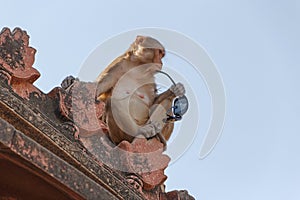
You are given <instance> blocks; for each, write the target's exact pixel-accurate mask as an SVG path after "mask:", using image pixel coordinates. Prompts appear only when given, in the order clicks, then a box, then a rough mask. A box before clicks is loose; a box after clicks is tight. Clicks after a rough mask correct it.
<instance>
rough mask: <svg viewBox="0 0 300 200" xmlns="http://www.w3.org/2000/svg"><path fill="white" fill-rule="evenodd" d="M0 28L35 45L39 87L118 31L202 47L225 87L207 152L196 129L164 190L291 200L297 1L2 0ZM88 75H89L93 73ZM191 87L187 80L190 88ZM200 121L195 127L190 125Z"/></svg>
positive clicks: (294, 199) (213, 197)
mask: <svg viewBox="0 0 300 200" xmlns="http://www.w3.org/2000/svg"><path fill="white" fill-rule="evenodd" d="M0 5H1V17H0V27H9V28H11V29H13V28H14V27H21V28H22V29H25V30H27V32H28V34H29V35H30V36H31V38H30V44H31V46H33V47H34V48H36V49H37V50H38V52H37V54H36V61H35V64H34V67H35V68H36V69H38V70H39V71H40V72H41V74H42V76H41V78H40V79H39V80H38V81H37V82H36V83H35V84H36V85H37V86H38V87H39V88H41V89H42V90H43V91H44V92H45V93H47V92H48V91H49V90H51V88H53V87H55V86H57V85H59V84H60V82H61V81H62V79H63V78H64V77H66V76H67V75H69V74H73V75H75V76H76V74H78V73H79V71H80V67H81V65H82V63H83V62H84V60H85V59H86V58H87V56H88V55H89V54H90V52H91V51H93V50H94V49H95V48H96V47H97V46H98V45H99V44H101V43H102V42H103V41H105V40H107V39H108V38H111V37H112V36H114V35H117V34H119V33H121V32H124V31H128V30H132V29H136V28H142V27H161V28H167V29H172V30H175V31H178V32H181V33H183V34H185V35H187V36H189V37H190V38H192V39H193V40H194V41H196V42H197V43H199V44H200V45H201V46H202V47H204V48H205V49H206V51H207V53H208V54H209V56H210V57H211V58H212V60H213V61H214V63H215V64H216V66H217V68H218V70H219V71H220V73H221V75H222V78H223V81H224V86H225V88H226V98H227V101H226V102H227V104H226V110H227V113H226V121H225V126H224V130H223V134H222V137H221V139H220V140H219V142H218V144H217V145H216V147H215V149H214V151H213V152H212V153H211V154H210V155H209V156H208V157H207V158H205V159H204V160H199V150H200V146H201V144H202V139H203V135H201V134H199V135H197V136H196V138H195V140H194V143H193V144H192V145H191V147H190V148H189V149H188V151H186V153H185V154H184V155H183V156H182V157H181V158H180V159H179V160H177V161H176V162H174V163H172V165H171V166H170V167H169V168H168V170H167V175H168V176H169V178H168V180H167V182H166V184H167V190H169V191H170V190H173V189H187V190H188V191H189V192H190V193H191V194H192V195H193V196H195V197H196V199H205V200H220V199H225V200H239V199H243V200H265V199H272V200H283V199H288V200H298V199H299V198H300V191H299V187H300V157H299V152H300V145H299V143H300V136H299V133H300V125H299V124H300V123H299V119H300V115H299V114H300V95H299V91H300V90H299V89H300V88H299V85H300V79H299V74H300V69H299V63H300V56H299V55H300V47H299V46H300V39H299V35H300V28H299V24H300V2H299V1H297V0H288V1H278V0H273V1H271V0H261V1H258V0H252V1H249V0H248V1H246V0H228V1H220V0H219V1H217V0H210V1H207V0H205V1H201V0H199V1H196V0H194V1H184V2H183V1H168V0H167V1H159V0H152V1H137V0H132V1H117V0H112V1H64V2H63V1H57V0H56V1H47V2H46V1H33V0H29V1H14V0H11V1H3V0H0ZM95 73H98V72H95ZM195 87H197V86H195ZM200 126H201V125H200Z"/></svg>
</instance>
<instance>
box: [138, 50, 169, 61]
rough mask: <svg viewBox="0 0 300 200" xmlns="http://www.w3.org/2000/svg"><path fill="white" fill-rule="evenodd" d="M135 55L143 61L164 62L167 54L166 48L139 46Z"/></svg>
mask: <svg viewBox="0 0 300 200" xmlns="http://www.w3.org/2000/svg"><path fill="white" fill-rule="evenodd" d="M135 55H136V56H137V57H138V58H139V60H140V61H141V62H142V63H158V64H162V60H161V59H162V58H163V57H164V56H165V50H164V49H153V48H144V47H141V46H139V47H138V49H137V50H136V52H135Z"/></svg>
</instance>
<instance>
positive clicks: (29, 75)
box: [0, 28, 40, 99]
mask: <svg viewBox="0 0 300 200" xmlns="http://www.w3.org/2000/svg"><path fill="white" fill-rule="evenodd" d="M28 45H29V36H28V35H27V33H26V31H22V30H21V29H19V28H15V29H14V30H13V32H11V31H10V30H9V29H8V28H4V29H3V30H2V31H1V33H0V74H1V77H3V78H4V79H5V81H6V82H7V83H8V84H9V85H11V87H12V88H13V90H14V91H15V92H16V93H17V94H18V95H20V96H21V97H23V98H26V99H28V98H29V94H30V93H32V92H36V93H38V94H40V91H39V90H38V89H37V88H36V87H34V86H33V85H32V83H33V82H34V81H36V80H37V79H38V78H39V77H40V73H39V72H38V71H37V70H36V69H34V68H32V65H33V62H34V55H35V53H36V50H35V49H34V48H32V47H29V46H28Z"/></svg>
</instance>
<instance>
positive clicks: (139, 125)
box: [96, 36, 185, 144]
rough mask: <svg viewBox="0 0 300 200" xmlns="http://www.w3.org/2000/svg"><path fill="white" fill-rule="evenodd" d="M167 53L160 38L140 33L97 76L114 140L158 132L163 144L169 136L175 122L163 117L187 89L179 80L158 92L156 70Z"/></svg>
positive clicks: (98, 91)
mask: <svg viewBox="0 0 300 200" xmlns="http://www.w3.org/2000/svg"><path fill="white" fill-rule="evenodd" d="M164 55H165V49H164V47H163V46H162V45H161V44H160V43H159V42H158V41H157V40H155V39H153V38H151V37H144V36H137V38H136V40H135V42H134V43H133V44H132V45H131V46H130V48H129V49H128V50H127V51H126V52H125V53H124V54H123V55H121V56H120V57H118V58H116V59H115V60H114V61H113V62H112V63H111V64H110V65H109V66H108V67H107V68H106V69H105V70H104V71H103V72H102V73H101V74H100V75H99V77H98V78H97V83H98V85H97V91H96V98H97V99H99V100H102V101H105V102H106V109H105V110H106V111H105V121H106V123H107V125H108V128H109V136H110V138H111V140H112V141H113V142H114V143H115V144H118V143H120V142H121V141H123V140H127V141H129V142H131V141H132V140H133V138H134V137H138V136H141V135H142V136H144V137H146V138H151V137H153V136H155V135H157V134H158V135H159V136H160V137H159V138H160V139H161V141H162V142H163V143H164V144H165V142H166V141H165V140H168V139H169V138H170V135H171V133H172V131H173V126H174V125H173V123H164V122H163V119H165V118H166V111H167V110H168V109H170V108H171V106H172V101H173V99H174V98H175V97H176V96H180V95H183V94H184V93H185V89H184V87H183V85H182V84H181V83H178V84H176V85H174V86H171V88H170V89H168V90H167V91H165V92H163V93H161V94H159V95H158V94H157V89H156V84H155V82H154V74H155V73H156V72H157V70H161V68H162V61H161V59H162V58H163V57H164ZM161 135H163V137H161Z"/></svg>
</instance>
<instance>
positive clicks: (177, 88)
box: [170, 83, 185, 97]
mask: <svg viewBox="0 0 300 200" xmlns="http://www.w3.org/2000/svg"><path fill="white" fill-rule="evenodd" d="M170 90H171V92H173V93H174V95H175V96H176V97H178V96H182V95H184V94H185V88H184V86H183V84H182V83H176V85H172V86H171V87H170Z"/></svg>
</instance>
